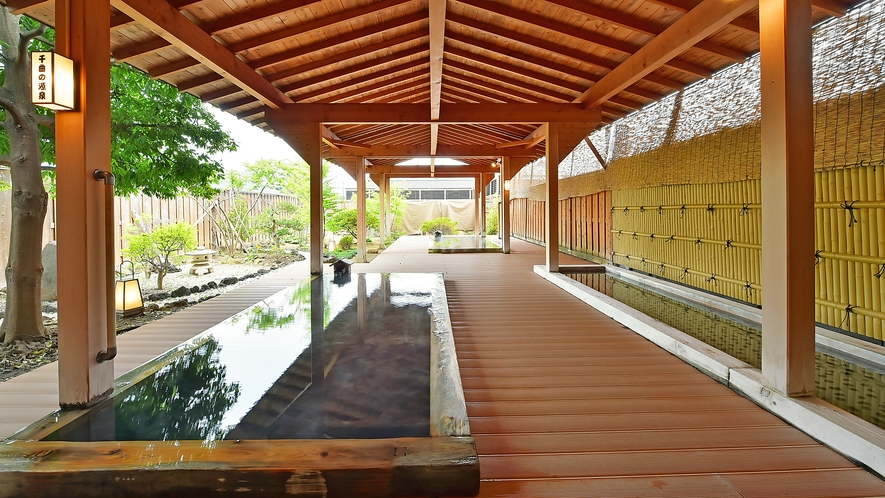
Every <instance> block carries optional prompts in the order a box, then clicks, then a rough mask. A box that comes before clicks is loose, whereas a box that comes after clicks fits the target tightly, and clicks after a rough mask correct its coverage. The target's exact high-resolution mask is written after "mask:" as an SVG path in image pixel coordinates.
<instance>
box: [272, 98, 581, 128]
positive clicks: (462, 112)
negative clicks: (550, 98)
mask: <svg viewBox="0 0 885 498" xmlns="http://www.w3.org/2000/svg"><path fill="white" fill-rule="evenodd" d="M592 112H593V111H592V110H585V109H584V108H583V106H582V105H580V104H557V103H552V102H547V103H539V104H451V105H444V106H440V117H439V122H440V123H474V122H476V121H477V119H476V117H477V116H482V122H483V123H546V122H566V123H572V122H584V121H585V120H586V119H587V115H588V113H592ZM272 114H274V115H275V116H279V119H283V118H282V116H284V115H285V116H289V119H293V120H296V121H309V122H317V123H341V124H343V123H403V124H405V123H414V124H421V123H423V124H429V123H430V122H431V121H430V110H429V109H427V108H422V106H420V105H415V104H325V103H313V104H293V105H288V106H286V107H285V109H283V110H280V111H274V112H273V113H272Z"/></svg>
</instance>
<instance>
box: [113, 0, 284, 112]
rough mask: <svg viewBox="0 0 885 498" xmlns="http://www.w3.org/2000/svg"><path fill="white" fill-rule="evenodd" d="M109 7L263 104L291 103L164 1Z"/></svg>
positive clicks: (131, 0) (127, 0)
mask: <svg viewBox="0 0 885 498" xmlns="http://www.w3.org/2000/svg"><path fill="white" fill-rule="evenodd" d="M111 4H112V5H113V6H114V7H115V8H116V9H117V10H119V11H120V12H123V13H124V14H126V15H128V16H129V17H131V18H132V19H135V20H136V21H138V23H139V24H141V25H142V26H145V27H147V28H149V29H151V30H152V31H154V32H155V33H159V34H160V35H161V36H162V37H163V38H164V39H165V40H167V41H168V42H170V43H172V44H173V45H175V46H176V47H178V48H179V50H181V51H183V52H185V53H187V54H188V55H190V56H191V57H193V58H195V59H197V60H199V61H200V62H201V63H202V64H204V65H206V66H207V67H209V68H210V69H212V70H213V71H215V72H216V73H218V74H221V75H223V76H225V78H227V79H228V80H229V81H231V82H232V83H234V84H235V85H236V86H238V87H240V88H241V89H243V90H244V91H246V92H247V93H250V94H252V95H253V96H254V97H256V98H257V99H259V100H261V101H262V102H264V103H265V104H267V105H269V106H271V107H273V108H280V107H282V106H284V105H285V104H289V103H292V100H291V99H289V98H288V97H286V96H285V95H284V94H283V92H281V91H279V90H278V89H277V88H276V87H275V86H273V85H272V84H271V83H270V82H269V81H267V80H266V79H264V78H262V77H261V76H260V75H259V74H258V73H256V72H255V71H253V70H251V69H249V67H248V66H246V64H245V63H243V61H241V60H240V59H238V58H237V57H236V56H234V54H232V53H231V52H230V51H229V50H227V49H226V48H225V47H223V46H221V44H219V43H218V42H217V41H216V40H214V39H213V38H212V37H211V36H209V35H207V34H206V33H205V32H203V31H201V30H198V29H193V23H192V22H191V21H190V20H189V19H188V18H187V17H185V16H184V14H182V13H181V12H179V10H178V9H176V8H175V7H173V6H172V5H170V4H169V3H167V2H166V1H164V0H112V1H111Z"/></svg>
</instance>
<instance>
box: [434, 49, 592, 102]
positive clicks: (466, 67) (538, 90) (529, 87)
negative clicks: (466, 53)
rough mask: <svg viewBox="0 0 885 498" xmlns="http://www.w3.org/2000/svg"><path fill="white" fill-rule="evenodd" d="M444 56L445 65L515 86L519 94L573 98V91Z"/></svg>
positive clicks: (569, 99)
mask: <svg viewBox="0 0 885 498" xmlns="http://www.w3.org/2000/svg"><path fill="white" fill-rule="evenodd" d="M446 55H447V58H446V66H447V67H451V68H453V69H458V70H460V71H463V72H465V73H468V74H472V75H474V76H480V77H482V78H487V79H489V80H491V81H496V82H498V83H503V84H507V85H511V86H513V87H516V88H520V89H521V91H520V92H519V94H526V92H532V93H534V94H537V95H543V96H544V97H543V98H542V100H546V101H552V102H569V101H571V100H572V99H574V94H573V93H571V92H570V93H564V92H561V91H557V90H553V89H551V88H547V87H542V86H540V85H537V84H529V83H527V82H525V81H523V80H520V79H518V78H513V77H510V76H505V75H503V74H500V73H495V72H493V71H489V70H488V69H483V68H482V67H480V66H479V65H470V64H465V63H463V62H458V61H456V60H453V59H451V58H449V57H448V54H446Z"/></svg>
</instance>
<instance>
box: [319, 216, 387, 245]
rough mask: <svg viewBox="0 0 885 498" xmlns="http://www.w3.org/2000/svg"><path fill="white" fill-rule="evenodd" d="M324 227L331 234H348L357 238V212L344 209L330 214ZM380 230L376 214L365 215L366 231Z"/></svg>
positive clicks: (379, 222)
mask: <svg viewBox="0 0 885 498" xmlns="http://www.w3.org/2000/svg"><path fill="white" fill-rule="evenodd" d="M326 227H328V229H329V230H330V231H332V232H333V233H348V234H350V235H351V236H353V237H354V238H356V236H357V210H356V209H344V210H341V211H336V212H334V213H332V215H331V216H330V217H329V221H327V222H326ZM380 228H381V221H380V220H379V219H378V213H374V215H373V214H371V213H368V212H367V213H366V229H368V230H375V231H378V229H380Z"/></svg>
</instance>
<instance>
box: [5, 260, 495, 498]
mask: <svg viewBox="0 0 885 498" xmlns="http://www.w3.org/2000/svg"><path fill="white" fill-rule="evenodd" d="M71 470H76V471H78V472H70V471H71ZM0 479H2V480H3V481H4V482H6V481H9V482H11V483H13V485H12V486H3V488H2V489H0V496H3V495H4V493H11V494H12V495H21V494H28V490H35V489H40V490H41V493H45V492H47V490H55V491H57V492H58V493H59V494H60V493H62V492H64V494H67V495H73V496H76V495H78V494H79V495H93V494H95V493H96V492H98V491H100V490H102V489H105V488H104V487H105V486H108V488H107V489H111V488H110V487H109V486H113V488H112V489H113V491H114V492H115V493H121V494H129V495H152V494H157V493H166V492H176V493H181V492H187V491H188V490H189V489H190V490H194V491H197V490H200V489H204V490H205V489H216V490H218V491H236V490H241V491H252V492H256V493H260V494H262V495H267V494H270V495H274V494H281V495H283V494H285V495H286V496H292V495H295V496H298V495H305V496H308V495H309V496H315V495H316V494H317V493H320V494H322V495H324V496H353V495H354V493H355V492H356V493H358V494H359V495H360V496H403V495H406V496H421V495H429V496H435V495H473V494H475V493H476V492H477V490H478V485H479V464H478V459H477V456H476V450H475V448H474V444H473V440H472V438H471V437H470V432H469V426H468V423H467V415H466V407H465V403H464V397H463V393H462V391H461V380H460V376H459V372H458V365H457V358H456V356H455V352H454V342H453V340H452V336H451V325H450V322H449V317H448V309H447V303H446V296H445V288H444V286H443V280H442V276H441V275H440V274H435V273H434V274H430V273H425V274H396V273H392V274H386V273H385V274H355V275H349V274H347V275H334V276H333V275H329V274H327V275H324V276H322V277H312V278H309V279H305V280H304V281H302V282H301V283H300V284H297V285H295V286H292V287H290V288H288V289H286V290H283V291H281V292H279V293H277V294H275V295H273V296H271V297H269V298H267V299H265V300H264V301H262V302H260V303H258V304H256V305H254V306H252V307H250V308H247V309H246V310H244V311H243V312H241V313H238V314H236V315H234V316H233V317H231V318H230V319H228V320H225V321H224V322H222V323H220V324H218V325H217V326H215V327H212V328H210V329H209V330H207V331H206V332H204V333H203V334H201V335H199V336H197V337H195V338H194V339H192V340H191V341H188V342H187V343H185V344H182V345H180V346H179V347H177V348H175V349H173V350H171V351H169V352H167V353H165V354H164V355H162V356H160V357H158V358H156V359H155V360H153V361H151V362H149V363H147V364H145V365H144V366H143V367H142V368H140V369H137V370H135V371H133V372H130V373H129V374H126V375H124V376H122V377H120V378H119V379H117V383H116V387H115V391H114V394H113V395H112V397H111V398H109V399H107V400H104V401H102V402H100V403H99V404H97V405H96V406H94V407H92V408H90V409H88V410H82V411H70V412H57V413H55V414H53V415H51V416H49V417H47V418H46V419H44V420H42V421H39V422H37V423H35V424H33V425H31V426H30V427H28V428H25V429H24V430H23V431H21V432H19V433H17V434H15V435H13V436H12V437H11V438H9V440H7V441H6V444H5V445H3V448H2V450H0ZM87 482H89V483H91V484H90V485H89V486H88V487H78V486H79V485H80V484H84V483H87Z"/></svg>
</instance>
